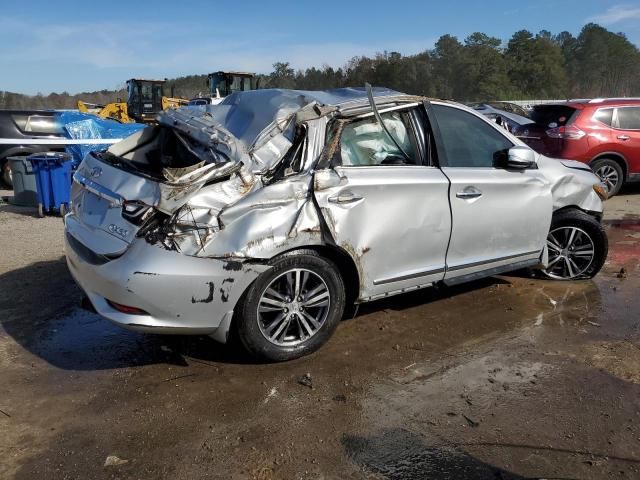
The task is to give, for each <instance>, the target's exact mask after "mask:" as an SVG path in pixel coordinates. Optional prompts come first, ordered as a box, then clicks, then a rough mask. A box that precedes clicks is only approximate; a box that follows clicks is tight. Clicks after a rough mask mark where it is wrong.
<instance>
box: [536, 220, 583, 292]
mask: <svg viewBox="0 0 640 480" xmlns="http://www.w3.org/2000/svg"><path fill="white" fill-rule="evenodd" d="M547 248H548V251H549V263H548V265H547V268H546V269H545V270H544V272H545V274H546V275H547V276H549V277H551V278H555V279H560V280H570V279H574V278H579V277H580V276H581V275H582V274H583V273H584V272H586V271H587V269H588V268H589V267H590V266H591V263H592V262H593V258H594V256H595V245H594V243H593V240H592V239H591V237H590V236H589V235H588V234H587V232H585V231H584V230H582V229H581V228H577V227H572V226H565V227H559V228H556V229H554V230H552V231H551V232H549V235H548V236H547Z"/></svg>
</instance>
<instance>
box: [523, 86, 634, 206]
mask: <svg viewBox="0 0 640 480" xmlns="http://www.w3.org/2000/svg"><path fill="white" fill-rule="evenodd" d="M530 117H531V119H532V120H533V121H534V122H535V124H529V125H523V126H522V127H520V128H519V129H518V131H516V132H515V133H516V135H517V136H518V137H520V138H521V139H522V140H523V141H524V142H526V143H527V144H528V145H530V146H531V147H532V148H533V149H535V150H536V151H538V152H540V153H542V154H543V155H546V156H548V157H554V158H566V159H571V160H579V161H581V162H584V163H586V164H588V165H590V166H591V168H592V169H593V171H594V172H595V173H596V174H597V175H598V176H599V177H600V178H601V179H602V182H603V183H604V184H605V185H606V187H607V190H608V191H609V196H613V195H615V194H616V193H618V191H619V190H620V187H621V186H622V184H623V183H624V182H627V181H631V180H640V99H624V98H618V99H596V100H575V101H569V102H566V103H553V104H546V105H536V106H535V107H534V108H533V111H532V112H531V115H530Z"/></svg>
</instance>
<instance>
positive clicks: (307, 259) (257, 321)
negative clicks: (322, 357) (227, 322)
mask: <svg viewBox="0 0 640 480" xmlns="http://www.w3.org/2000/svg"><path fill="white" fill-rule="evenodd" d="M271 265H272V266H273V268H272V269H270V270H269V271H267V272H264V273H262V274H261V275H260V276H259V277H258V278H257V279H256V280H255V281H254V282H253V284H252V285H251V286H250V287H249V288H248V289H247V291H246V292H245V293H244V295H243V296H242V298H241V299H240V301H239V302H238V307H237V308H236V318H235V320H234V324H235V329H236V333H237V334H238V338H239V339H240V342H241V343H242V345H243V347H244V348H245V349H246V350H247V352H249V353H250V354H251V355H253V356H254V357H257V358H259V359H261V360H268V361H274V362H281V361H286V360H293V359H295V358H299V357H302V356H304V355H308V354H310V353H312V352H314V351H315V350H317V349H318V348H320V347H321V346H322V345H323V344H324V343H325V342H327V340H328V339H329V338H330V337H331V335H332V334H333V332H334V330H335V329H336V327H337V326H338V323H339V322H340V319H341V318H342V313H343V311H344V305H345V288H344V282H343V280H342V276H341V275H340V273H339V270H338V268H337V267H336V266H335V265H334V263H333V262H331V261H330V260H327V259H326V258H323V257H321V256H320V255H319V254H318V253H317V252H315V251H313V250H298V251H294V252H290V253H287V254H284V255H282V256H280V257H277V258H275V259H274V260H273V261H272V262H271ZM294 269H304V270H305V271H308V272H311V273H313V274H315V275H316V276H317V277H319V278H320V279H321V280H322V281H323V282H324V285H325V286H326V289H327V290H328V292H329V295H330V296H329V299H330V301H329V305H328V307H327V308H326V313H325V315H326V316H325V317H324V320H323V322H322V323H320V326H319V327H318V328H317V330H316V331H315V333H313V334H312V335H311V336H310V337H309V338H307V339H306V340H300V343H298V344H296V345H276V344H275V343H273V342H272V341H270V340H268V339H267V338H266V336H265V334H263V332H262V329H264V328H265V327H264V324H263V323H262V318H261V316H260V318H259V313H258V307H259V305H260V302H261V300H262V299H263V294H264V293H265V291H266V290H267V288H268V287H271V286H272V285H273V282H277V281H278V279H279V278H283V277H284V275H285V274H286V272H290V271H294ZM313 278H316V277H313ZM311 308H314V307H311ZM293 317H294V319H295V317H296V316H295V315H293ZM294 321H295V320H294ZM261 325H262V327H261ZM298 326H299V327H300V329H302V327H301V326H300V325H298ZM291 328H293V325H292V327H291ZM288 329H289V327H286V328H285V330H288Z"/></svg>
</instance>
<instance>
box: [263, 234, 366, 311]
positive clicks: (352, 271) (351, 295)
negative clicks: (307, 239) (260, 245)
mask: <svg viewBox="0 0 640 480" xmlns="http://www.w3.org/2000/svg"><path fill="white" fill-rule="evenodd" d="M304 250H312V251H314V252H316V253H317V254H318V255H320V256H321V257H323V258H326V259H327V260H330V261H331V262H332V263H333V264H334V265H335V266H336V268H337V269H338V272H339V273H340V275H341V276H342V281H343V282H344V288H345V299H346V304H347V305H351V304H353V303H355V302H356V301H357V300H358V297H359V296H360V273H359V270H358V267H357V266H356V263H355V262H354V260H353V258H352V257H351V255H349V253H348V252H347V251H345V250H344V249H341V248H340V247H337V246H333V245H308V246H304V247H296V248H292V249H290V250H287V251H285V252H282V253H279V254H278V255H276V256H275V257H274V258H273V259H272V260H274V259H276V258H279V257H281V256H282V255H291V254H293V253H295V252H297V251H304Z"/></svg>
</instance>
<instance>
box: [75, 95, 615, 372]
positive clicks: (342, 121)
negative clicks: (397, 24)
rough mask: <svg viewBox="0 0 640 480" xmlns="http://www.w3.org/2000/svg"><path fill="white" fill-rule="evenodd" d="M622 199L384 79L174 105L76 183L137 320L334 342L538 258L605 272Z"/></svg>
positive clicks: (107, 281) (284, 348)
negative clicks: (449, 289)
mask: <svg viewBox="0 0 640 480" xmlns="http://www.w3.org/2000/svg"><path fill="white" fill-rule="evenodd" d="M605 198H606V193H605V191H604V189H603V187H602V185H601V184H600V181H599V179H598V178H597V177H596V176H595V175H594V174H593V173H592V172H591V171H590V170H589V168H588V167H587V166H585V165H584V164H581V163H578V162H572V161H566V160H563V161H559V160H554V159H549V158H546V157H544V156H541V155H538V154H537V153H535V152H534V151H533V150H531V149H530V148H528V147H527V146H526V145H525V144H523V143H522V142H520V141H519V140H518V139H517V138H515V137H514V136H512V135H511V134H509V133H508V132H506V131H505V130H504V129H502V128H500V127H499V126H497V125H496V124H495V123H493V122H491V121H488V120H487V119H485V118H484V117H483V116H482V115H480V114H478V113H476V112H474V111H473V110H472V109H469V108H467V107H464V106H462V105H459V104H455V103H451V102H446V101H440V100H431V99H426V98H423V97H416V96H410V95H405V94H400V93H397V92H393V91H390V90H386V89H369V90H368V91H367V90H365V89H338V90H332V91H325V92H306V91H291V90H257V91H250V92H242V93H235V94H233V95H231V96H229V97H227V98H226V99H225V100H224V102H222V103H221V104H220V105H216V106H208V107H206V111H202V112H201V111H193V110H189V109H182V110H170V111H167V112H165V113H164V114H162V115H161V116H160V117H159V124H158V125H155V126H150V127H148V128H146V129H144V130H142V131H141V132H139V133H137V134H134V135H132V136H131V137H129V138H127V139H125V140H124V141H122V142H120V143H118V144H116V145H114V146H112V147H111V148H109V150H107V151H105V152H101V153H91V154H89V155H87V157H86V158H85V159H84V161H83V162H82V164H81V165H80V167H79V169H78V171H77V173H76V174H75V176H74V184H73V189H72V202H73V207H72V211H71V212H70V213H69V214H68V215H67V216H66V218H65V225H66V249H67V262H68V265H69V269H70V270H71V272H72V274H73V276H74V277H75V279H76V280H77V282H78V283H79V284H80V286H81V287H82V288H83V289H84V291H85V292H86V294H87V296H88V298H89V299H90V301H91V303H92V304H93V306H94V307H95V309H96V311H97V312H98V313H99V314H100V315H102V316H104V317H106V318H108V319H109V320H111V321H113V322H115V323H116V324H118V325H121V326H123V327H126V328H130V329H133V330H138V331H143V332H153V333H169V334H172V333H181V334H208V335H211V336H212V337H213V338H215V339H217V340H219V341H221V342H225V341H226V340H227V338H228V336H229V332H230V330H231V329H234V330H235V331H236V332H237V334H238V336H239V338H240V340H241V342H242V344H243V345H244V347H246V349H247V350H248V351H249V352H251V353H252V354H254V355H256V356H259V357H261V358H265V359H270V360H287V359H292V358H296V357H299V356H302V355H305V354H308V353H310V352H312V351H314V350H315V349H317V348H318V347H320V346H321V345H322V344H323V343H324V342H326V341H327V339H328V338H329V337H330V335H331V334H332V332H333V331H334V329H335V328H336V326H337V324H338V322H339V320H340V318H341V316H342V314H343V310H344V308H345V305H347V304H351V303H353V302H356V303H360V302H368V301H371V300H375V299H379V298H383V297H387V296H390V295H395V294H400V293H403V292H408V291H411V290H416V289H421V288H425V287H429V286H432V285H434V284H439V283H444V284H447V285H450V284H455V283H459V282H465V281H469V280H473V279H477V278H480V277H484V276H487V275H494V274H498V273H501V272H507V271H511V270H515V269H520V268H523V267H535V268H538V269H540V271H541V272H542V274H544V275H546V276H547V277H550V278H554V279H560V280H571V279H582V278H590V277H592V276H594V275H595V274H596V273H597V272H598V271H599V270H600V268H601V267H602V265H603V263H604V261H605V258H606V255H607V237H606V235H605V233H604V231H603V229H602V228H601V225H600V218H601V214H602V208H603V204H602V200H603V199H605Z"/></svg>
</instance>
